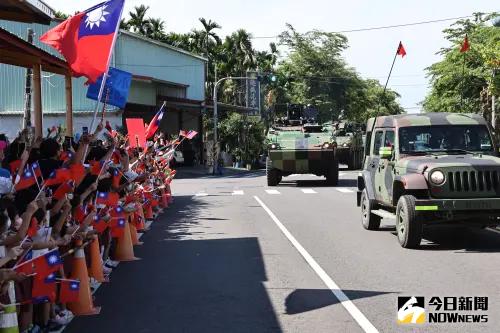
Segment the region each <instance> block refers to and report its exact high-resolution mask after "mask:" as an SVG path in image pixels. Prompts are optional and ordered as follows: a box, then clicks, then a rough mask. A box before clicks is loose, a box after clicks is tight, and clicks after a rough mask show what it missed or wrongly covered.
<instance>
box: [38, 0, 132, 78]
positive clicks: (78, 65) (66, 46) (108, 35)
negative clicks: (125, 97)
mask: <svg viewBox="0 0 500 333" xmlns="http://www.w3.org/2000/svg"><path fill="white" fill-rule="evenodd" d="M123 3H124V0H110V1H106V2H103V3H100V4H98V5H96V6H94V7H92V8H90V9H87V10H86V11H83V12H80V13H78V14H76V15H75V16H72V17H70V18H68V19H67V20H66V21H64V22H62V23H61V24H59V25H58V26H56V27H54V28H52V29H51V30H49V31H47V32H46V33H45V34H44V35H43V36H42V37H40V41H41V42H43V43H45V44H47V45H50V46H52V47H53V48H55V49H56V50H58V51H59V52H60V53H61V54H62V55H63V56H64V58H66V61H67V62H68V64H69V65H70V67H71V70H72V72H73V75H74V76H77V77H80V76H85V77H86V78H87V79H88V81H89V82H90V83H94V82H96V81H97V79H98V78H99V76H101V75H102V74H103V73H105V72H107V70H108V65H109V59H110V54H111V52H112V47H113V43H114V40H115V35H116V33H117V30H118V27H119V25H120V18H121V15H122V11H123Z"/></svg>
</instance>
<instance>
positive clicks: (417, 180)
mask: <svg viewBox="0 0 500 333" xmlns="http://www.w3.org/2000/svg"><path fill="white" fill-rule="evenodd" d="M367 131H368V132H367V136H366V137H367V139H366V148H367V149H366V160H365V163H364V168H363V172H362V173H361V174H360V175H359V177H358V197H357V199H358V206H360V207H361V221H362V225H363V227H364V228H365V229H368V230H376V229H378V228H379V226H380V220H381V219H382V218H389V219H395V220H396V231H397V236H398V240H399V243H400V244H401V246H402V247H405V248H414V247H417V246H419V244H420V241H421V239H422V235H423V230H424V228H428V227H432V226H440V227H445V226H448V227H450V226H454V225H455V226H456V225H466V226H469V227H477V228H484V227H492V226H494V227H498V226H499V225H500V158H498V149H497V147H496V144H495V142H494V140H493V136H492V133H491V131H490V128H489V127H488V124H487V123H486V121H485V120H484V119H483V118H482V117H481V116H480V115H477V114H462V113H425V114H414V115H397V116H383V117H378V118H376V119H374V118H371V119H370V120H369V121H368V124H367Z"/></svg>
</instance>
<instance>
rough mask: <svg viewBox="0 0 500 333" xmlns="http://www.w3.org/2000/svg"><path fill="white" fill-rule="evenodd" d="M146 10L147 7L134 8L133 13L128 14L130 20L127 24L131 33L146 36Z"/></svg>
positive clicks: (147, 21) (147, 24)
mask: <svg viewBox="0 0 500 333" xmlns="http://www.w3.org/2000/svg"><path fill="white" fill-rule="evenodd" d="M148 9H149V6H145V5H140V6H135V7H134V11H131V12H129V16H130V19H129V20H128V21H127V23H128V25H129V26H130V29H131V30H132V31H133V32H136V33H139V34H141V35H146V31H147V30H148V28H149V20H148V19H146V13H147V11H148Z"/></svg>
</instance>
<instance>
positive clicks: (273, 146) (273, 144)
mask: <svg viewBox="0 0 500 333" xmlns="http://www.w3.org/2000/svg"><path fill="white" fill-rule="evenodd" d="M269 148H270V149H278V148H279V145H278V144H277V143H272V144H270V145H269Z"/></svg>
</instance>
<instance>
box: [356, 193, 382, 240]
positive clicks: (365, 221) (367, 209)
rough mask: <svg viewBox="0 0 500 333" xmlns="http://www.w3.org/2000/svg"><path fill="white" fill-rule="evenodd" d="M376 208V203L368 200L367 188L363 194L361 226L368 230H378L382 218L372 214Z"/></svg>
mask: <svg viewBox="0 0 500 333" xmlns="http://www.w3.org/2000/svg"><path fill="white" fill-rule="evenodd" d="M375 207H376V205H375V202H374V201H373V200H370V199H369V198H368V192H367V191H366V188H365V189H364V190H363V192H362V193H361V224H362V225H363V228H365V229H366V230H378V228H379V227H380V221H381V220H382V218H381V217H380V216H378V215H375V214H372V210H374V209H375Z"/></svg>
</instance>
